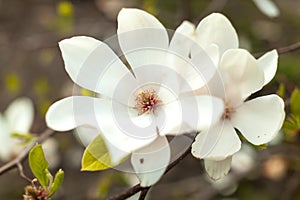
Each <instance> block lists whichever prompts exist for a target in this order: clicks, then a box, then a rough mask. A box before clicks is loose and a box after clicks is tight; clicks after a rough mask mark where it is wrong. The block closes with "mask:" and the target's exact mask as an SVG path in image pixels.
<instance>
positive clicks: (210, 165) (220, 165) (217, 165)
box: [204, 156, 232, 180]
mask: <svg viewBox="0 0 300 200" xmlns="http://www.w3.org/2000/svg"><path fill="white" fill-rule="evenodd" d="M231 158H232V157H231V156H230V157H228V158H226V159H224V160H219V161H215V160H209V159H205V160H204V165H205V170H206V172H207V174H208V175H209V177H210V178H212V179H214V180H219V179H221V178H223V177H224V176H226V175H227V174H228V172H229V170H230V166H231Z"/></svg>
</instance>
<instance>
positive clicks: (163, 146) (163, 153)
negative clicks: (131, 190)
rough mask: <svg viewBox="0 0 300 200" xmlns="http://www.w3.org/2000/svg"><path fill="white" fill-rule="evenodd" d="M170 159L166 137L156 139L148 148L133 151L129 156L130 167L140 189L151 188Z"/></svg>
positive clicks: (163, 171)
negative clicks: (137, 179) (134, 173)
mask: <svg viewBox="0 0 300 200" xmlns="http://www.w3.org/2000/svg"><path fill="white" fill-rule="evenodd" d="M170 159H171V151H170V147H169V144H168V140H167V138H166V137H158V138H157V139H156V140H155V141H154V142H152V143H151V144H149V145H148V146H146V147H144V148H142V149H140V150H137V151H135V152H134V153H132V156H131V163H132V166H133V168H134V170H135V172H136V174H137V176H138V178H139V179H140V182H141V183H140V184H141V186H142V187H148V186H151V185H153V184H155V183H157V181H159V179H160V178H161V176H162V175H163V174H164V173H165V171H166V168H167V166H168V164H169V162H170Z"/></svg>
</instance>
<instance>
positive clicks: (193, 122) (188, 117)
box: [156, 95, 224, 135]
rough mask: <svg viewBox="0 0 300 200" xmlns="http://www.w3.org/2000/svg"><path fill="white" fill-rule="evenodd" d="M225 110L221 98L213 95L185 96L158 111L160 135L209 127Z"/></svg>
mask: <svg viewBox="0 0 300 200" xmlns="http://www.w3.org/2000/svg"><path fill="white" fill-rule="evenodd" d="M223 111H224V103H223V101H222V100H221V99H219V98H215V97H212V96H206V95H202V96H183V97H180V98H179V99H178V100H177V101H174V102H172V103H169V104H166V105H163V106H162V109H160V110H159V112H158V113H157V115H156V117H157V123H158V129H159V134H160V135H178V134H184V133H189V132H192V131H199V130H205V129H208V128H209V127H210V126H212V125H213V124H214V123H215V122H216V121H218V120H219V119H220V117H221V116H222V114H223Z"/></svg>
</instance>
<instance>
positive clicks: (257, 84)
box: [220, 49, 264, 100]
mask: <svg viewBox="0 0 300 200" xmlns="http://www.w3.org/2000/svg"><path fill="white" fill-rule="evenodd" d="M220 69H221V74H222V77H223V79H224V80H223V81H224V82H225V84H229V85H227V87H229V88H227V89H228V90H237V91H239V92H240V95H241V98H242V99H243V100H244V99H245V98H247V97H249V96H250V95H251V94H252V93H254V92H256V91H258V90H260V89H261V88H262V87H263V84H264V74H263V70H262V69H261V68H260V66H259V65H258V63H257V61H256V59H255V58H254V57H253V56H252V55H251V54H250V53H249V52H248V51H246V50H243V49H234V50H228V51H227V52H226V53H224V55H223V57H222V60H221V63H220Z"/></svg>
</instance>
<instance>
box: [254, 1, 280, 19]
mask: <svg viewBox="0 0 300 200" xmlns="http://www.w3.org/2000/svg"><path fill="white" fill-rule="evenodd" d="M253 2H254V3H255V4H256V6H257V7H258V9H259V10H260V11H261V12H262V13H263V14H265V15H267V16H268V17H271V18H272V17H278V16H279V14H280V11H279V9H278V8H277V6H276V5H275V4H274V3H273V2H272V1H271V0H253Z"/></svg>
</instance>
